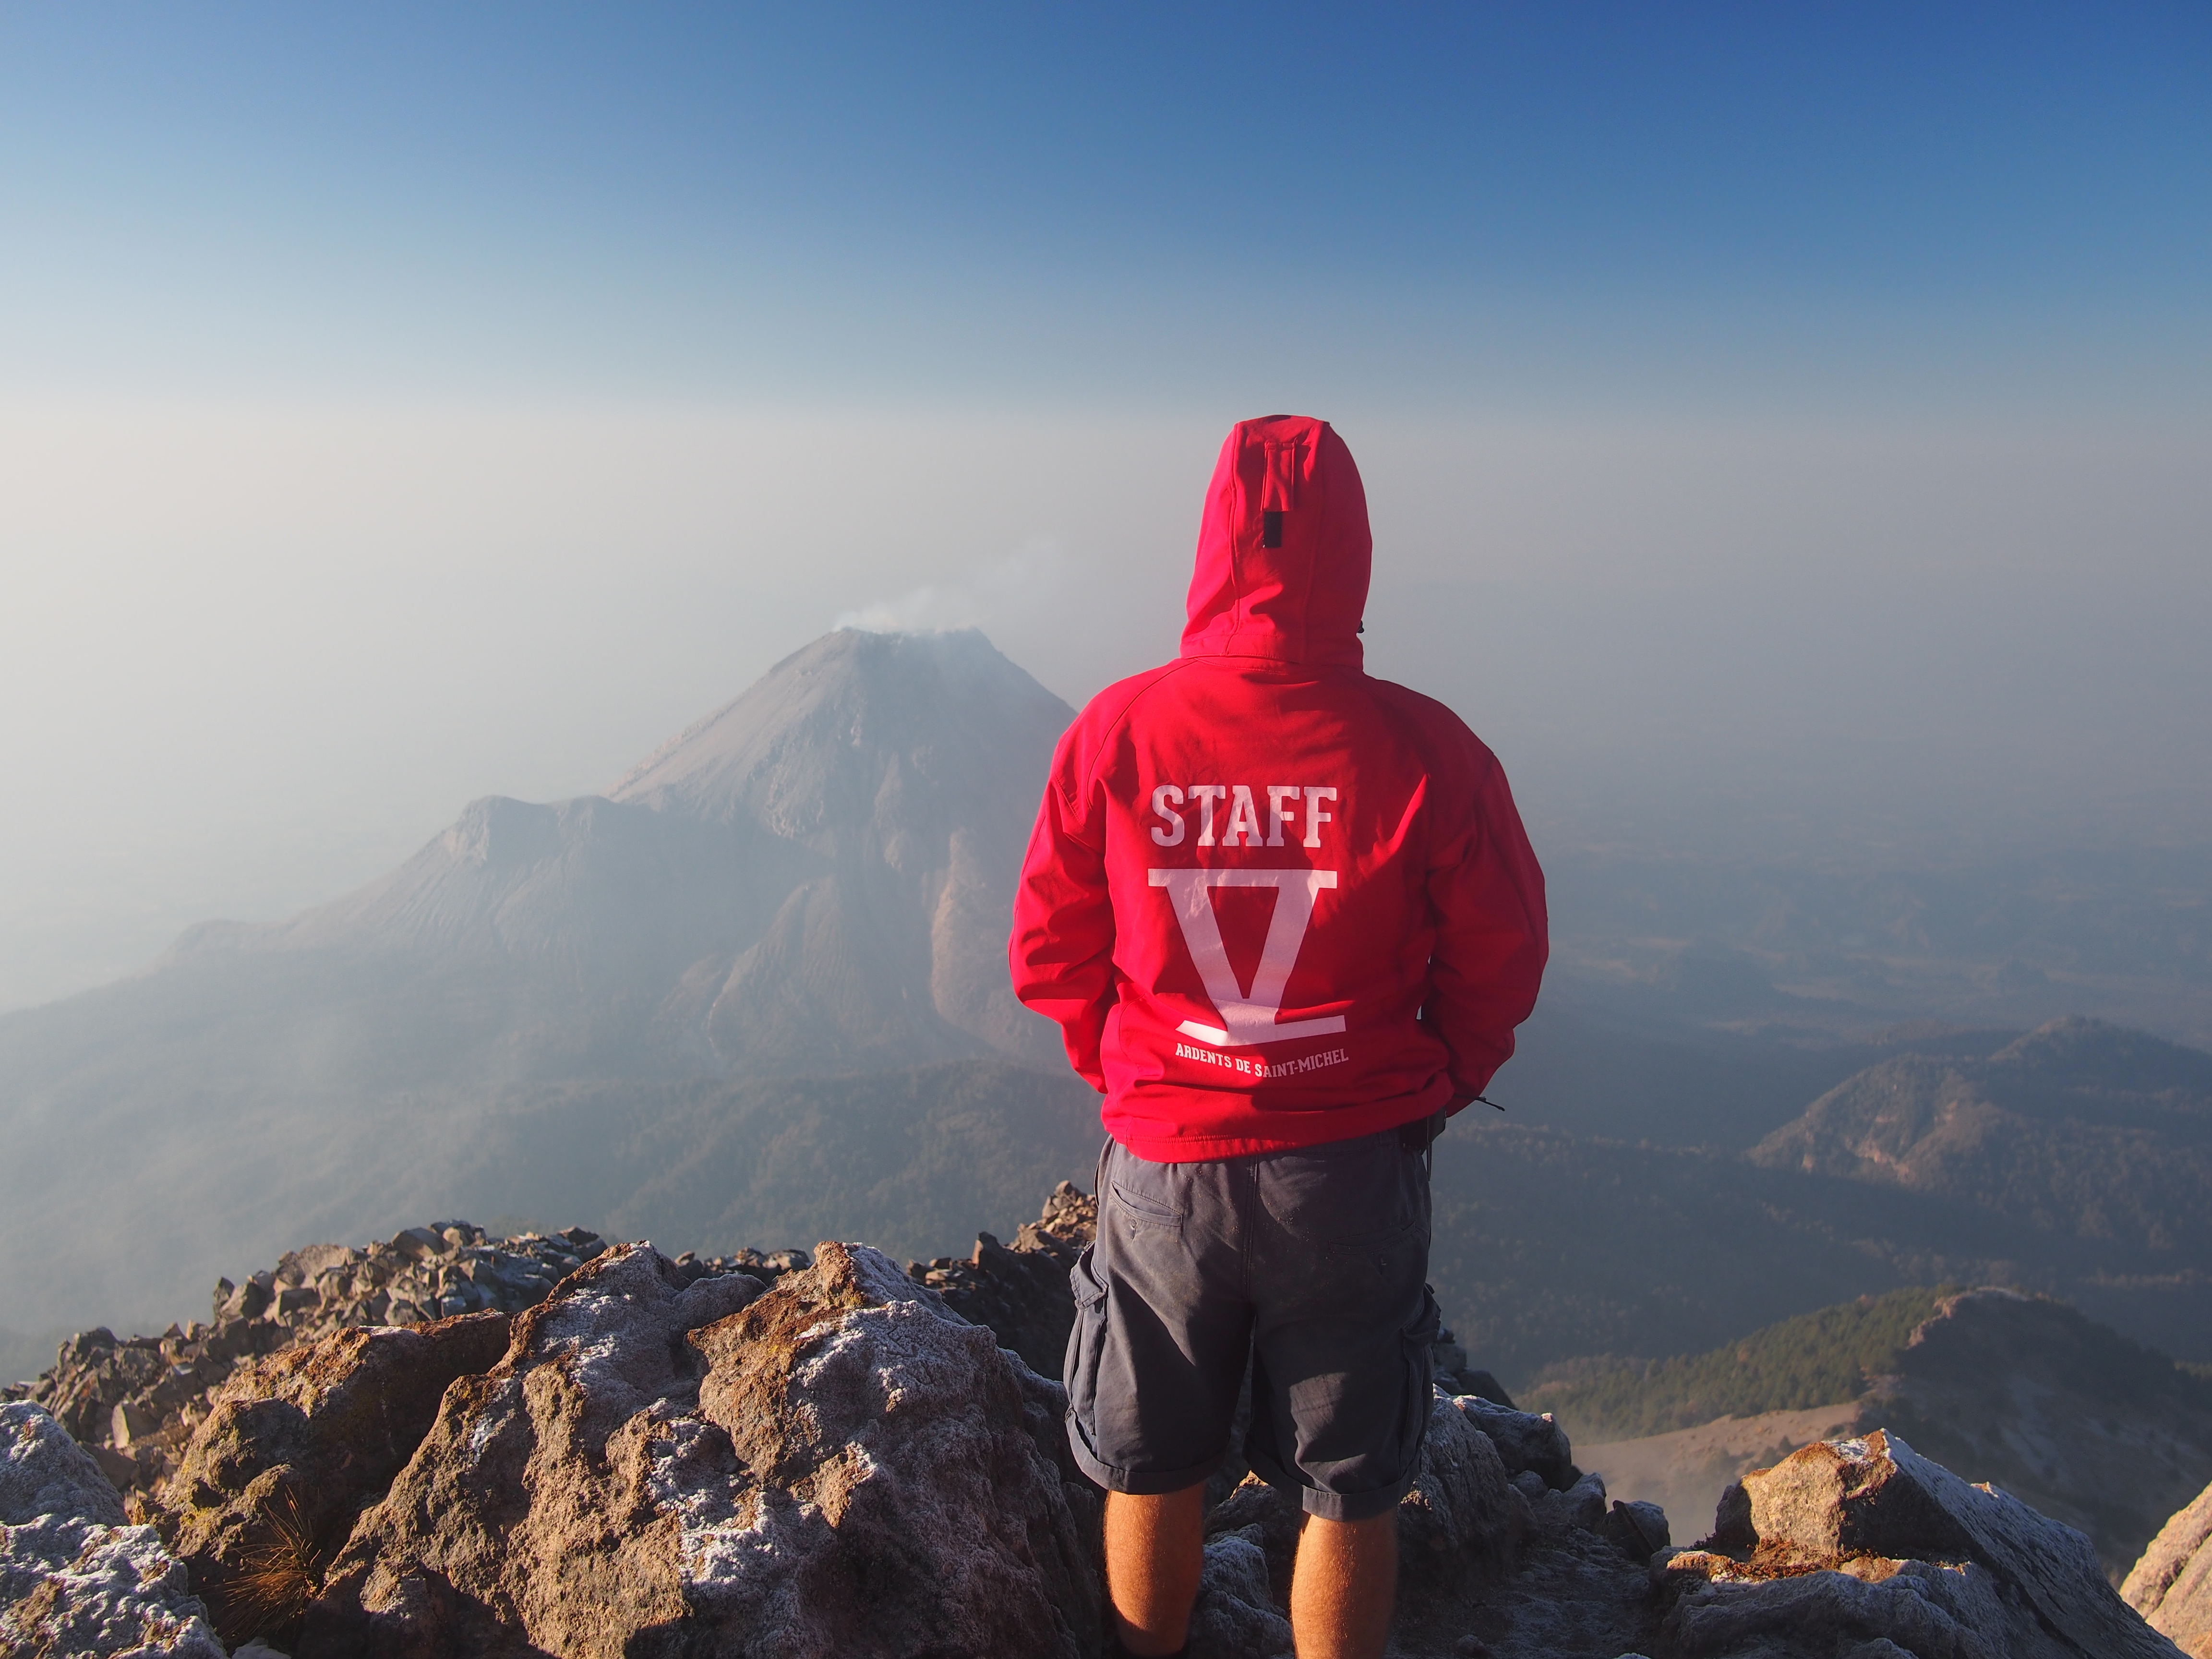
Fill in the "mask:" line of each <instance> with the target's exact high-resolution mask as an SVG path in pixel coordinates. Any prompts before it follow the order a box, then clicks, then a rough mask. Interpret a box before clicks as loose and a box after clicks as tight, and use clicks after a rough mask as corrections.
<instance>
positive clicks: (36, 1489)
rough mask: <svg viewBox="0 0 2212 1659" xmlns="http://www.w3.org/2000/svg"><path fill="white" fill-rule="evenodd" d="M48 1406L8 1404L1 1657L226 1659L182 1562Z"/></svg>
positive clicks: (1, 1471) (1, 1483) (1, 1418)
mask: <svg viewBox="0 0 2212 1659" xmlns="http://www.w3.org/2000/svg"><path fill="white" fill-rule="evenodd" d="M123 1522H124V1516H123V1502H122V1499H121V1498H120V1497H118V1495H117V1493H116V1491H115V1488H114V1487H112V1486H110V1485H108V1483H107V1480H106V1477H104V1476H103V1475H102V1474H100V1467H99V1465H98V1464H96V1463H95V1462H93V1460H92V1459H91V1458H90V1457H88V1456H87V1455H85V1453H84V1451H83V1449H82V1448H81V1447H79V1446H78V1445H77V1444H76V1443H75V1442H74V1441H72V1440H71V1439H70V1437H69V1436H68V1435H67V1434H66V1433H65V1432H64V1431H63V1429H62V1426H61V1425H59V1424H58V1423H57V1422H56V1421H55V1420H54V1419H53V1418H52V1416H51V1415H50V1414H49V1413H47V1412H46V1410H45V1409H44V1408H42V1407H39V1406H35V1405H33V1404H31V1403H30V1402H29V1401H15V1402H12V1403H10V1404H9V1405H6V1406H0V1651H5V1652H7V1653H9V1654H10V1655H15V1654H23V1655H27V1656H28V1655H44V1654H54V1655H64V1654H65V1655H69V1656H71V1659H78V1656H82V1659H106V1656H109V1655H128V1656H130V1659H142V1656H143V1659H155V1656H171V1659H222V1654H223V1650H222V1644H221V1643H219V1642H218V1641H216V1636H215V1632H214V1631H213V1630H211V1629H210V1627H209V1626H208V1621H207V1610H206V1609H205V1608H204V1607H202V1606H201V1605H200V1602H199V1601H198V1599H197V1597H195V1596H194V1595H192V1593H191V1584H190V1582H189V1575H188V1574H187V1573H186V1571H185V1567H184V1565H183V1564H182V1563H180V1562H179V1561H178V1560H176V1559H175V1558H173V1556H171V1555H170V1553H168V1551H167V1550H166V1549H165V1548H163V1547H162V1545H161V1538H160V1536H159V1535H158V1534H156V1533H155V1530H154V1529H153V1528H151V1527H134V1526H129V1525H125V1524H124V1523H123Z"/></svg>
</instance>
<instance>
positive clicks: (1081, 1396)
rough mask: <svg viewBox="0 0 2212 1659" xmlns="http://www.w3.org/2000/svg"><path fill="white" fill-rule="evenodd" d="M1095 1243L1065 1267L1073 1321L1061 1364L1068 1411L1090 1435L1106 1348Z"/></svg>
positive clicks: (1103, 1298)
mask: <svg viewBox="0 0 2212 1659" xmlns="http://www.w3.org/2000/svg"><path fill="white" fill-rule="evenodd" d="M1097 1248H1098V1247H1097V1245H1095V1244H1086V1245H1085V1246H1084V1247H1083V1254H1082V1255H1079V1256H1077V1257H1076V1258H1075V1265H1074V1266H1073V1267H1071V1268H1069V1269H1068V1270H1067V1285H1068V1288H1069V1290H1071V1291H1073V1292H1074V1295H1075V1323H1074V1324H1073V1326H1072V1327H1071V1328H1069V1330H1068V1333H1067V1358H1066V1362H1065V1363H1064V1364H1062V1366H1061V1368H1060V1369H1061V1371H1062V1373H1063V1374H1064V1376H1065V1377H1066V1383H1067V1410H1068V1415H1070V1416H1071V1417H1073V1419H1075V1421H1076V1422H1077V1424H1078V1425H1079V1426H1080V1427H1081V1428H1082V1430H1083V1437H1084V1439H1085V1441H1091V1440H1092V1438H1093V1432H1092V1431H1093V1425H1094V1424H1095V1423H1096V1422H1097V1410H1096V1407H1097V1400H1098V1364H1099V1359H1100V1357H1101V1356H1102V1354H1103V1352H1104V1351H1105V1347H1106V1287H1105V1286H1104V1285H1102V1284H1100V1283H1099V1282H1098V1276H1097V1273H1096V1271H1095V1270H1094V1267H1093V1262H1092V1256H1093V1253H1094V1252H1095V1251H1096V1250H1097Z"/></svg>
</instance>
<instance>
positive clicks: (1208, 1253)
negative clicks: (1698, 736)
mask: <svg viewBox="0 0 2212 1659" xmlns="http://www.w3.org/2000/svg"><path fill="white" fill-rule="evenodd" d="M1371 548H1372V541H1371V538H1370V535H1369V532H1368V524H1367V504H1366V496H1365V494H1364V490H1363V489H1362V486H1361V483H1360V479H1359V473H1358V469H1357V467H1356V466H1355V465H1353V463H1352V454H1351V452H1350V451H1349V450H1348V449H1346V447H1345V445H1344V442H1343V441H1342V440H1341V439H1340V438H1339V437H1338V436H1337V435H1336V434H1335V432H1334V431H1333V430H1332V429H1331V428H1329V427H1328V425H1327V424H1326V423H1325V422H1321V421H1317V420H1311V419H1308V418H1304V417H1302V416H1269V417H1267V418H1266V419H1263V420H1256V421H1247V422H1243V423H1242V424H1240V425H1239V426H1237V428H1235V429H1234V430H1233V431H1231V434H1230V435H1229V440H1228V441H1227V443H1226V444H1225V445H1224V446H1223V447H1222V451H1221V459H1220V462H1219V464H1218V466H1217V467H1216V469H1215V471H1214V475H1213V481H1212V484H1211V486H1210V487H1209V489H1208V492H1207V495H1206V509H1205V515H1204V519H1203V521H1202V524H1201V527H1200V535H1199V544H1198V561H1197V570H1196V574H1195V575H1194V577H1193V579H1192V582H1191V587H1190V598H1189V607H1188V624H1187V626H1186V627H1185V628H1184V630H1183V635H1182V654H1181V656H1180V657H1179V658H1178V659H1176V661H1174V662H1171V663H1169V664H1167V665H1164V666H1163V667H1159V668H1155V669H1153V670H1152V671H1149V672H1146V673H1143V674H1139V675H1138V676H1136V677H1135V678H1133V679H1128V680H1124V681H1122V682H1121V684H1118V685H1114V686H1111V687H1109V688H1108V689H1107V690H1104V691H1103V692H1101V693H1100V694H1099V695H1098V696H1096V697H1094V698H1093V699H1091V702H1090V703H1089V705H1088V706H1087V707H1086V708H1085V709H1084V711H1083V713H1082V714H1080V715H1079V717H1078V718H1077V720H1076V721H1075V724H1074V725H1073V726H1071V727H1070V728H1069V729H1068V731H1067V732H1066V735H1065V736H1064V737H1062V738H1061V739H1060V745H1059V748H1058V750H1056V752H1055V753H1054V757H1053V765H1052V775H1051V777H1050V779H1049V781H1048V784H1047V786H1046V788H1045V792H1044V799H1043V804H1042V806H1041V808H1040V809H1039V811H1038V814H1037V823H1036V830H1035V832H1034V834H1033V836H1032V837H1031V839H1030V849H1029V856H1028V859H1027V861H1026V863H1025V865H1024V870H1023V873H1022V882H1021V887H1020V890H1019V894H1018V897H1017V899H1016V901H1015V907H1014V929H1013V938H1012V947H1011V957H1012V968H1013V977H1014V987H1015V989H1016V991H1017V993H1018V994H1019V995H1020V997H1021V999H1022V1000H1023V1001H1024V1002H1025V1003H1026V1004H1028V1006H1030V1007H1031V1008H1033V1009H1035V1010H1036V1011H1037V1012H1040V1013H1042V1014H1045V1015H1048V1016H1049V1017H1050V1018H1053V1019H1054V1020H1056V1021H1057V1022H1059V1024H1060V1028H1061V1031H1062V1034H1063V1036H1064V1037H1065V1040H1066V1047H1067V1054H1068V1058H1069V1060H1070V1061H1071V1063H1073V1066H1074V1067H1075V1069H1076V1070H1077V1071H1078V1072H1079V1073H1081V1074H1082V1075H1083V1076H1084V1077H1085V1078H1086V1079H1089V1081H1090V1082H1091V1085H1092V1086H1093V1087H1095V1088H1097V1090H1098V1091H1100V1092H1101V1093H1102V1094H1103V1095H1104V1097H1105V1101H1104V1105H1103V1117H1104V1120H1105V1127H1106V1129H1107V1132H1108V1135H1109V1139H1108V1141H1107V1144H1106V1147H1105V1151H1104V1152H1103V1156H1102V1158H1101V1160H1100V1166H1099V1177H1098V1200H1099V1207H1098V1236H1097V1242H1096V1243H1094V1244H1093V1245H1092V1246H1091V1248H1090V1249H1087V1250H1085V1252H1084V1254H1083V1256H1082V1259H1081V1260H1080V1261H1079V1263H1078V1264H1077V1266H1076V1268H1075V1270H1074V1273H1073V1281H1074V1289H1075V1301H1076V1321H1075V1328H1074V1331H1073V1334H1072V1335H1071V1337H1070V1339H1069V1344H1068V1356H1067V1364H1066V1380H1067V1390H1068V1415H1067V1431H1068V1437H1069V1442H1070V1444H1071V1446H1072V1447H1073V1451H1074V1454H1075V1457H1076V1459H1077V1461H1078V1462H1079V1463H1080V1464H1081V1465H1082V1467H1083V1468H1084V1469H1085V1471H1086V1472H1087V1473H1088V1474H1090V1476H1091V1479H1092V1480H1096V1481H1097V1483H1098V1484H1099V1485H1100V1486H1103V1487H1104V1488H1105V1489H1106V1492H1107V1502H1106V1557H1107V1577H1108V1589H1109V1597H1110V1600H1111V1602H1112V1609H1113V1619H1114V1625H1115V1633H1116V1635H1117V1637H1118V1638H1119V1641H1120V1643H1121V1648H1122V1650H1123V1651H1125V1652H1127V1653H1130V1654H1136V1655H1162V1654H1175V1653H1178V1652H1180V1651H1181V1650H1182V1647H1183V1644H1184V1641H1185V1638H1186V1632H1187V1626H1188V1620H1189V1616H1190V1610H1191V1604H1192V1601H1193V1598H1194V1595H1195V1594H1196V1591H1197V1588H1198V1580H1199V1571H1200V1562H1201V1553H1202V1544H1203V1535H1204V1526H1205V1519H1206V1513H1205V1493H1206V1479H1207V1477H1208V1476H1209V1475H1211V1474H1213V1472H1214V1471H1215V1470H1216V1469H1217V1468H1219V1467H1220V1465H1221V1463H1222V1462H1223V1460H1224V1457H1225V1455H1226V1452H1227V1449H1228V1439H1229V1432H1230V1422H1231V1417H1232V1415H1233V1413H1235V1410H1236V1407H1237V1393H1238V1389H1239V1386H1240V1384H1241V1383H1243V1378H1244V1375H1245V1369H1246V1364H1247V1360H1248V1358H1249V1362H1250V1368H1251V1404H1252V1418H1251V1428H1250V1430H1249V1433H1248V1434H1247V1437H1246V1440H1245V1446H1244V1452H1245V1456H1246V1458H1247V1460H1248V1461H1249V1463H1250V1464H1251V1467H1252V1468H1254V1469H1255V1471H1256V1472H1257V1473H1258V1474H1260V1475H1261V1477H1262V1478H1264V1479H1265V1480H1267V1481H1269V1482H1270V1483H1271V1484H1273V1486H1276V1487H1277V1488H1279V1490H1281V1491H1283V1492H1285V1493H1287V1494H1290V1495H1291V1496H1292V1497H1294V1498H1296V1499H1297V1501H1298V1502H1299V1504H1301V1505H1302V1506H1303V1508H1304V1511H1305V1514H1306V1517H1307V1519H1306V1522H1305V1528H1304V1533H1303V1534H1302V1535H1301V1537H1300V1541H1299V1544H1298V1552H1297V1568H1296V1575H1295V1577H1294V1580H1293V1583H1292V1587H1291V1624H1292V1626H1293V1629H1294V1630H1295V1632H1296V1635H1297V1651H1298V1653H1299V1655H1300V1656H1301V1659H1336V1656H1343V1659H1352V1656H1358V1659H1377V1656H1380V1655H1381V1654H1382V1652H1383V1646H1384V1644H1385V1642H1386V1640H1387V1638H1388V1635H1389V1622H1390V1613H1391V1607H1392V1603H1393V1600H1394V1597H1395V1589H1396V1576H1397V1534H1396V1514H1395V1511H1396V1508H1397V1504H1398V1501H1399V1499H1400V1498H1401V1497H1402V1496H1403V1495H1404V1494H1405V1492H1406V1491H1407V1487H1408V1486H1409V1485H1410V1484H1411V1481H1412V1479H1413V1471H1414V1466H1415V1462H1416V1461H1417V1459H1418V1458H1419V1454H1420V1449H1421V1443H1422V1439H1423V1437H1424V1434H1425V1431H1426V1428H1427V1424H1428V1416H1429V1407H1430V1394H1431V1382H1430V1371H1429V1365H1430V1361H1429V1346H1430V1344H1431V1340H1433V1339H1434V1337H1435V1334H1436V1330H1437V1310H1436V1304H1435V1301H1434V1299H1433V1297H1431V1294H1430V1292H1429V1289H1428V1286H1427V1284H1426V1282H1425V1281H1426V1279H1427V1273H1428V1251H1429V1184H1428V1157H1427V1153H1428V1148H1429V1145H1430V1143H1431V1140H1433V1139H1434V1137H1435V1134H1436V1133H1437V1131H1438V1130H1440V1129H1441V1127H1442V1126H1443V1121H1444V1118H1445V1117H1446V1116H1447V1115H1449V1114H1451V1113H1454V1112H1456V1111H1458V1110H1459V1109H1461V1108H1462V1107H1464V1106H1466V1105H1467V1104H1468V1103H1469V1102H1471V1101H1473V1100H1474V1099H1475V1098H1476V1097H1477V1096H1478V1095H1480V1093H1481V1092H1482V1091H1483V1089H1484V1087H1485V1086H1486V1085H1487V1084H1488V1082H1489V1081H1490V1079H1491V1076H1492V1073H1494V1072H1496V1071H1497V1069H1498V1066H1500V1065H1502V1064H1503V1063H1504V1060H1506V1058H1507V1057H1508V1056H1509V1055H1510V1054H1511V1053H1512V1052H1513V1032H1514V1028H1515V1027H1516V1025H1518V1024H1520V1023H1521V1022H1522V1020H1523V1019H1525V1018H1527V1017H1528V1012H1529V1010H1530V1009H1531V1008H1532V1007H1533V1006H1534V1002H1535V998H1536V991H1537V987H1538V984H1539V982H1540V981H1541V978H1542V975H1543V969H1544V963H1545V959H1546V954H1547V939H1546V930H1545V913H1544V890H1543V876H1542V872H1541V871H1540V870H1539V869H1538V867H1537V865H1536V860H1535V858H1534V854H1532V853H1531V852H1530V850H1529V848H1528V840H1527V837H1526V836H1524V835H1523V833H1522V827H1521V821H1520V817H1519V815H1518V814H1517V812H1516V811H1515V808H1514V805H1513V799H1512V797H1511V795H1510V793H1509V792H1508V791H1507V788H1506V784H1505V778H1504V774H1503V773H1502V772H1501V771H1500V770H1499V769H1498V762H1497V760H1496V758H1495V757H1493V756H1492V754H1491V752H1490V750H1488V749H1486V748H1485V747H1484V746H1483V744H1481V742H1480V741H1479V740H1478V739H1477V738H1475V736H1474V733H1473V732H1470V731H1468V728H1467V727H1466V726H1465V725H1463V724H1462V722H1461V721H1460V720H1459V719H1458V717H1457V716H1456V715H1455V714H1452V712H1451V711H1450V710H1449V709H1448V708H1445V707H1444V706H1443V704H1441V703H1438V702H1432V701H1431V700H1430V699H1429V698H1426V697H1424V696H1419V695H1418V694H1417V693H1414V692H1412V691H1408V690H1406V689H1404V688H1403V687H1401V686H1398V685H1394V684H1390V683H1389V682H1388V681H1384V680H1377V679H1372V678H1369V677H1368V676H1367V675H1366V673H1365V672H1364V671H1363V669H1362V666H1361V664H1362V653H1361V648H1360V642H1359V638H1358V635H1359V634H1360V632H1361V631H1362V630H1361V616H1362V613H1363V611H1364V608H1365V605H1366V600H1367V586H1368V574H1369V565H1370V552H1371Z"/></svg>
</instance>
